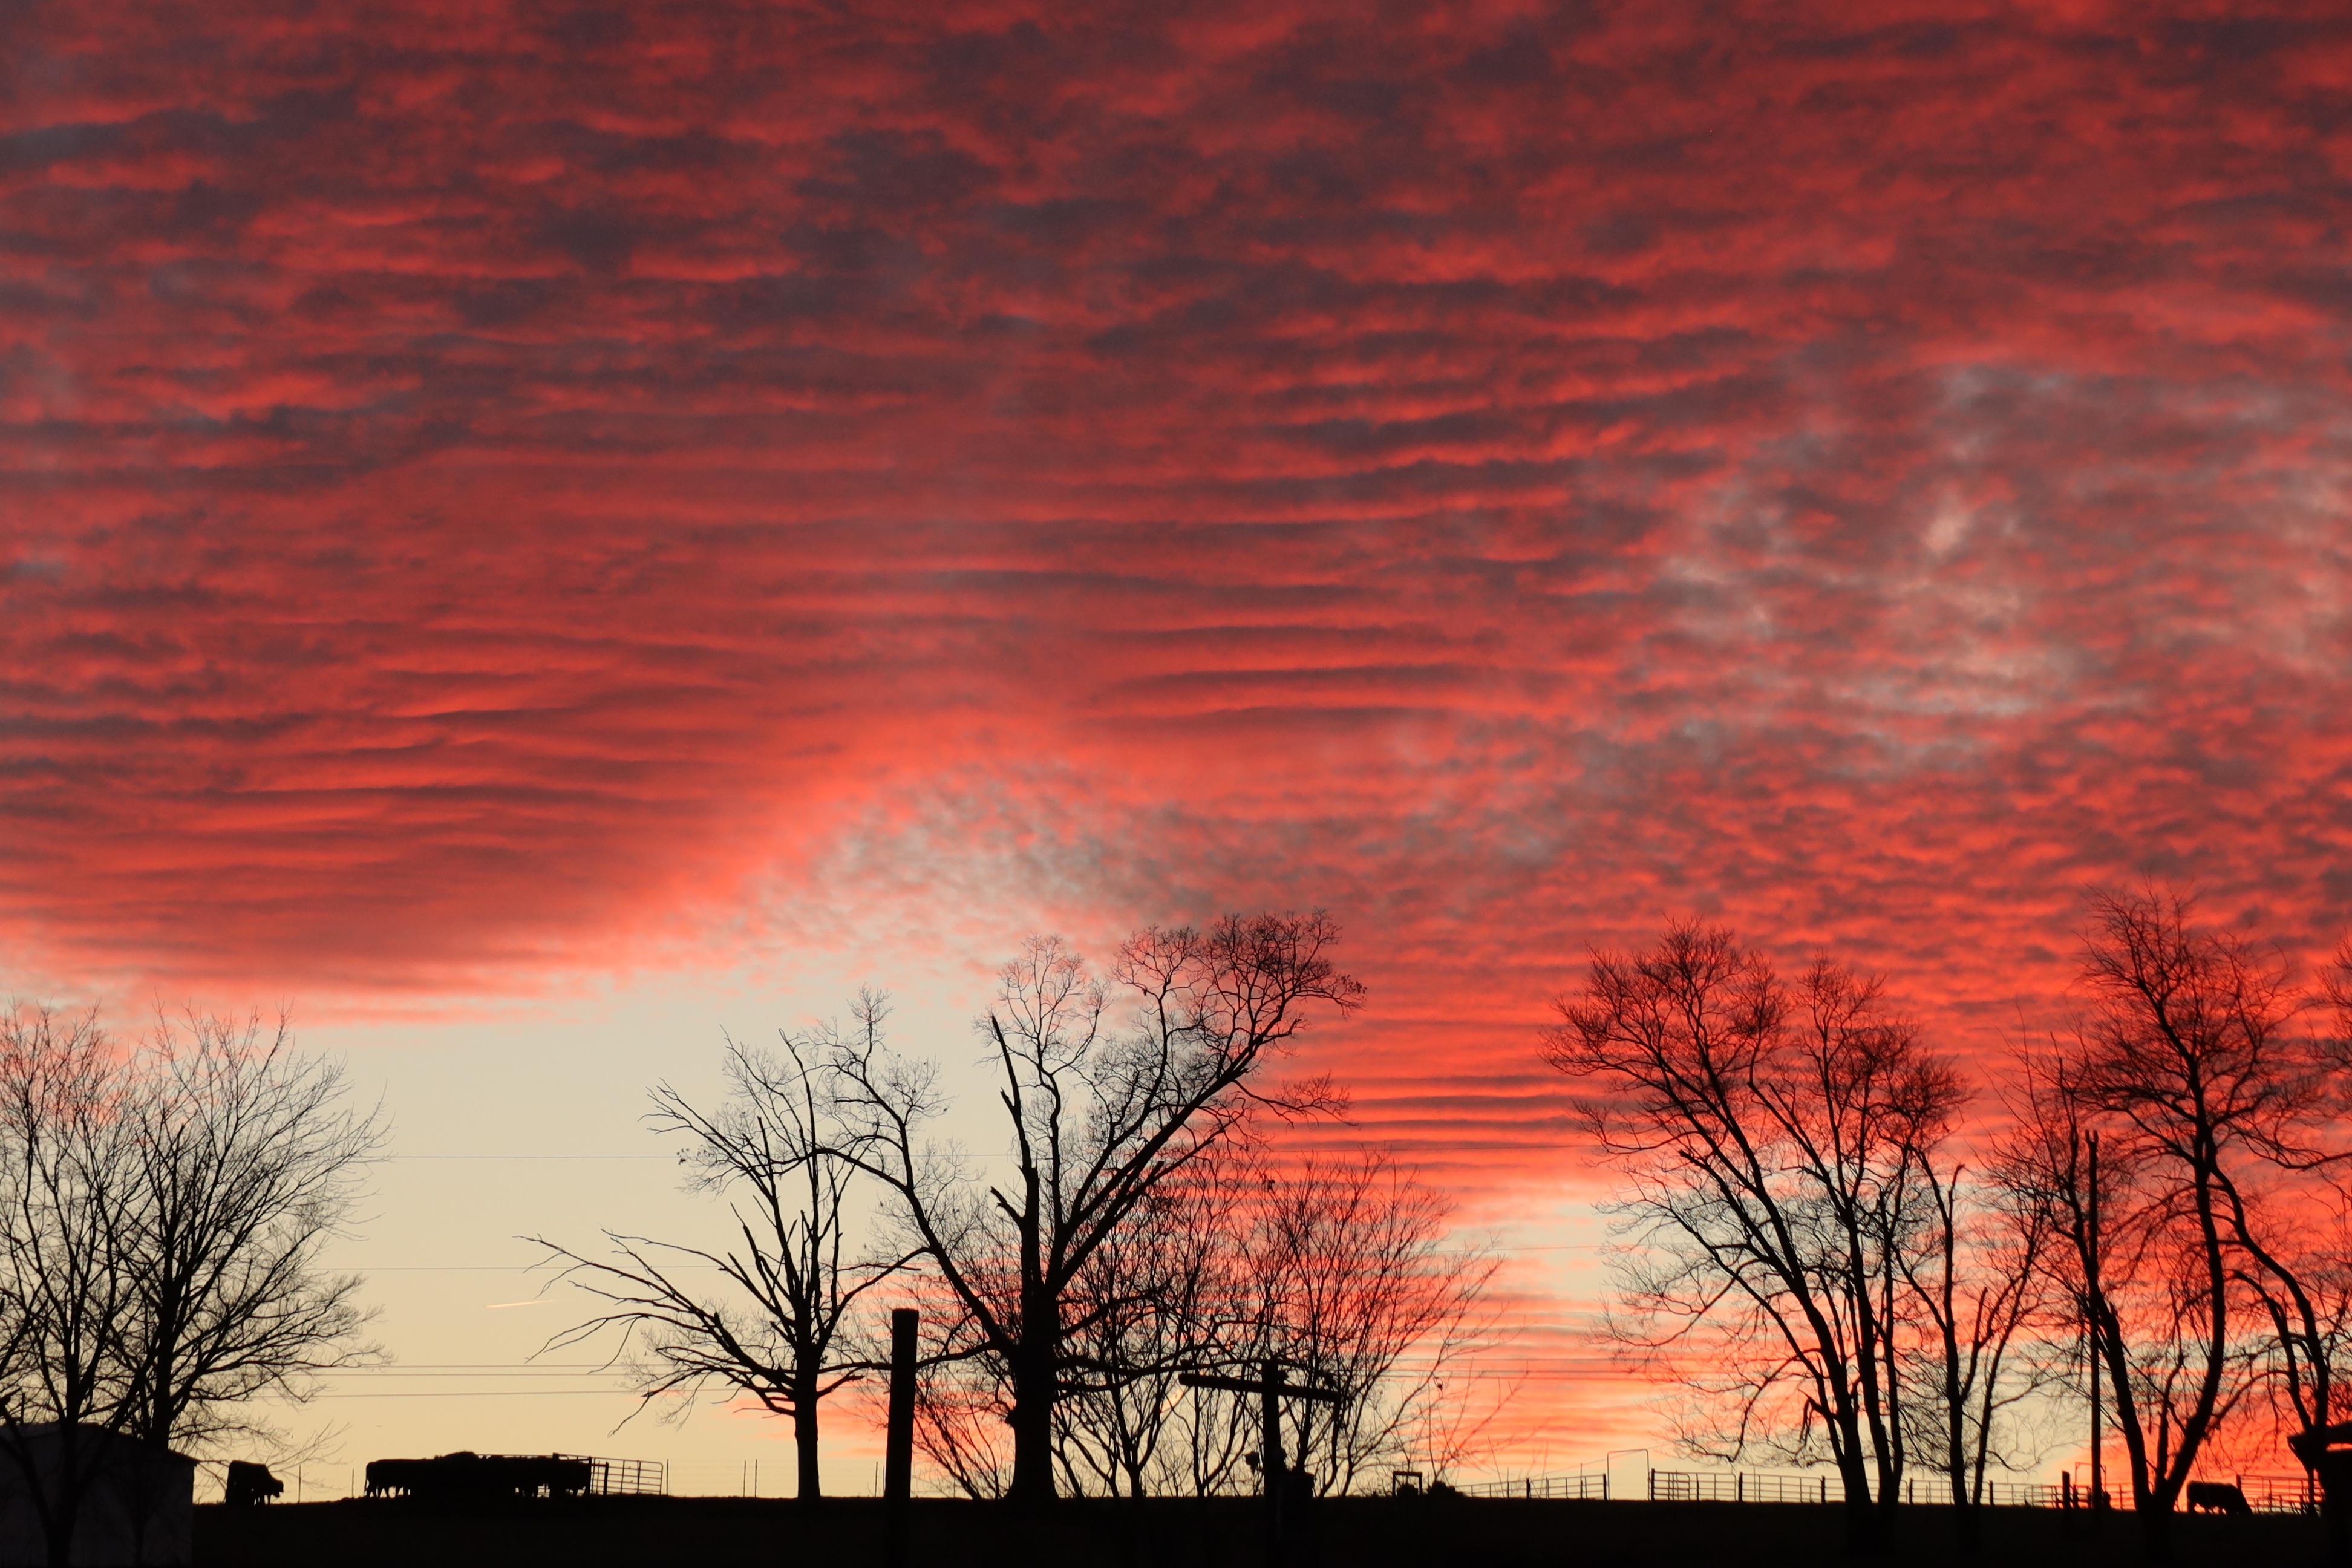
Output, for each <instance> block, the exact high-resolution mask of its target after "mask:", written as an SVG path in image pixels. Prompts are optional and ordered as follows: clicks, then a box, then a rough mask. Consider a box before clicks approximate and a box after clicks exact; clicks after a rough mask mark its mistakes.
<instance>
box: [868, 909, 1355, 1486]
mask: <svg viewBox="0 0 2352 1568" xmlns="http://www.w3.org/2000/svg"><path fill="white" fill-rule="evenodd" d="M1338 936H1339V931H1338V928H1337V927H1336V926H1335V925H1334V924H1333V923H1332V922H1331V921H1330V920H1329V919H1328V918H1327V917H1326V916H1324V915H1322V914H1320V913H1315V914H1307V915H1297V914H1281V915H1274V914H1268V915H1259V916H1255V917H1252V918H1247V919H1244V918H1242V917H1239V916H1228V917H1226V918H1224V919H1223V920H1220V921H1217V922H1216V923H1214V924H1213V925H1212V926H1210V927H1209V928H1208V929H1207V930H1205V931H1196V930H1193V929H1192V928H1189V927H1188V928H1182V929H1179V930H1174V931H1163V930H1160V929H1157V928H1154V929H1150V930H1147V931H1142V932H1139V934H1137V935H1136V936H1134V937H1132V938H1130V939H1129V941H1128V942H1126V943H1125V944H1124V945H1123V946H1122V947H1121V948H1120V949H1119V953H1118V962H1117V963H1116V964H1115V965H1114V968H1113V972H1112V975H1111V984H1103V983H1101V982H1099V981H1097V979H1095V978H1094V976H1093V975H1091V974H1090V973H1088V971H1087V967H1086V965H1085V964H1084V963H1081V962H1080V961H1079V959H1078V958H1077V956H1076V954H1074V953H1073V952H1070V951H1069V950H1068V949H1067V948H1066V947H1064V946H1063V945H1062V944H1061V943H1060V942H1058V941H1053V940H1037V941H1033V942H1029V943H1028V944H1027V945H1026V947H1025V948H1024V951H1023V953H1022V956H1021V957H1020V958H1019V959H1017V960H1015V961H1014V962H1013V963H1011V964H1008V965H1007V966H1006V967H1005V969H1004V970H1003V974H1002V985H1001V988H1000V990H999V993H998V997H997V1005H995V1007H994V1008H992V1010H991V1011H990V1012H989V1014H988V1015H987V1016H985V1017H983V1018H982V1020H980V1023H979V1030H980V1034H981V1037H982V1040H983V1041H984V1042H985V1043H986V1045H987V1046H988V1047H989V1050H990V1053H991V1057H992V1061H993V1066H994V1068H995V1070H996V1074H997V1077H998V1081H999V1089H998V1100H999V1103H1000V1104H1001V1106H1002V1107H1003V1110H1004V1114H1005V1119H1006V1122H1007V1129H1008V1133H1009V1143H1010V1149H1009V1151H1008V1152H1009V1154H1010V1163H1011V1171H1010V1173H1009V1176H1008V1177H1007V1178H1006V1179H1000V1180H992V1181H988V1182H986V1183H985V1184H982V1182H980V1181H979V1180H977V1179H975V1178H974V1177H973V1175H972V1174H971V1172H970V1171H969V1169H968V1168H967V1166H966V1164H965V1163H964V1162H963V1160H962V1159H961V1156H960V1154H959V1153H958V1152H956V1151H954V1150H953V1149H951V1148H942V1147H940V1145H938V1144H937V1143H936V1142H934V1140H933V1139H932V1136H931V1133H930V1131H929V1127H930V1125H931V1123H932V1122H933V1121H934V1120H935V1119H936V1117H937V1116H938V1115H939V1114H940V1111H941V1110H943V1109H944V1100H943V1097H942V1096H941V1094H940V1090H939V1087H938V1077H937V1070H936V1068H929V1067H915V1066H910V1065H908V1064H907V1063H904V1062H902V1061H900V1060H898V1058H894V1057H892V1056H891V1055H889V1054H888V1053H887V1051H886V1050H885V1049H883V1048H882V1047H881V1045H880V1042H879V1041H878V1040H860V1041H854V1042H848V1043H847V1048H845V1049H843V1050H841V1051H840V1052H839V1053H838V1054H837V1055H836V1056H835V1062H834V1066H835V1073H836V1075H837V1089H836V1092H837V1094H838V1095H839V1097H840V1100H841V1103H842V1105H843V1106H844V1108H845V1114H847V1115H848V1116H849V1117H850V1119H851V1121H852V1129H851V1131H852V1137H851V1138H850V1139H849V1140H848V1141H847V1142H846V1143H845V1146H844V1148H845V1155H846V1157H848V1158H851V1159H852V1160H854V1161H855V1162H856V1163H857V1164H858V1165H859V1166H860V1168H862V1169H864V1170H866V1171H867V1172H868V1173H871V1174H872V1175H873V1176H874V1177H875V1178H876V1179H877V1180H878V1181H879V1182H881V1183H882V1184H884V1185H885V1186H886V1187H887V1188H888V1190H889V1191H890V1193H891V1194H892V1195H893V1196H894V1197H895V1198H896V1200H897V1205H898V1215H899V1218H900V1220H901V1221H902V1223H903V1224H904V1225H905V1226H906V1229H907V1233H908V1244H909V1247H910V1249H911V1250H918V1251H919V1252H920V1253H921V1254H922V1256H923V1257H924V1258H925V1259H926V1260H927V1261H928V1262H929V1266H930V1268H931V1269H932V1271H933V1273H934V1274H935V1276H936V1278H937V1279H938V1281H939V1283H940V1288H941V1289H942V1291H943V1292H944V1294H945V1295H946V1296H947V1297H948V1298H949V1299H950V1300H952V1301H953V1302H954V1304H955V1306H956V1309H957V1310H958V1311H959V1312H960V1313H961V1325H960V1332H961V1340H960V1342H958V1344H957V1346H956V1348H955V1350H954V1351H953V1352H951V1353H961V1354H970V1355H973V1356H980V1357H985V1358H988V1359H989V1360H991V1361H992V1362H993V1363H996V1364H997V1365H998V1366H999V1367H1000V1368H1001V1369H1002V1372H1001V1375H1002V1377H1003V1383H1004V1384H1005V1385H1006V1387H1007V1388H1008V1389H1009V1391H1010V1393H1011V1396H1012V1402H1013V1403H1012V1408H1011V1410H1010V1412H1009V1416H1010V1421H1011V1425H1012V1429H1013V1475H1012V1479H1011V1482H1010V1484H1009V1487H1008V1492H1009V1495H1011V1496H1013V1497H1014V1498H1017V1499H1021V1500H1026V1501H1033V1502H1042V1501H1045V1500H1050V1499H1051V1498H1052V1497H1053V1496H1054V1495H1055V1454H1054V1436H1055V1406H1056V1405H1057V1404H1058V1403H1059V1401H1060V1399H1061V1397H1062V1395H1063V1394H1064V1392H1065V1390H1066V1389H1068V1388H1070V1387H1072V1386H1073V1385H1075V1384H1077V1383H1078V1382H1079V1381H1080V1380H1082V1379H1084V1378H1085V1377H1087V1376H1088V1375H1089V1374H1091V1373H1093V1372H1094V1371H1095V1370H1096V1369H1095V1368H1093V1367H1092V1366H1091V1365H1090V1364H1089V1363H1088V1362H1087V1359H1086V1357H1085V1356H1084V1354H1083V1352H1081V1351H1080V1350H1079V1349H1078V1348H1077V1346H1076V1345H1075V1344H1074V1343H1073V1342H1072V1340H1071V1338H1070V1335H1071V1332H1072V1330H1073V1329H1074V1327H1076V1325H1075V1324H1074V1323H1073V1321H1072V1320H1071V1306H1072V1301H1073V1298H1074V1293H1075V1292H1076V1288H1077V1283H1078V1279H1079V1276H1080V1274H1081V1273H1082V1272H1083V1271H1084V1270H1085V1269H1086V1268H1087V1265H1088V1264H1089V1263H1090V1262H1091V1261H1092V1260H1093V1258H1094V1257H1095V1255H1096V1254H1097V1252H1098V1251H1100V1250H1101V1248H1102V1247H1105V1246H1106V1245H1108V1243H1109V1242H1110V1241H1111V1240H1112V1239H1113V1238H1114V1237H1117V1236H1118V1234H1119V1233H1120V1232H1121V1230H1122V1229H1123V1228H1124V1227H1126V1226H1128V1225H1129V1222H1130V1221H1131V1220H1132V1219H1133V1217H1134V1215H1135V1214H1136V1212H1137V1210H1138V1209H1139V1207H1140V1206H1141V1205H1143V1204H1144V1203H1145V1202H1146V1200H1147V1199H1149V1197H1150V1195H1151V1194H1152V1193H1153V1192H1154V1191H1155V1190H1157V1189H1158V1188H1159V1187H1160V1185H1161V1184H1163V1183H1165V1182H1167V1181H1168V1180H1170V1179H1171V1177H1173V1176H1175V1175H1177V1174H1178V1173H1181V1172H1182V1171H1184V1170H1185V1169H1186V1168H1187V1167H1189V1166H1190V1165H1191V1164H1192V1163H1193V1162H1194V1161H1196V1160H1198V1159H1200V1158H1201V1157H1202V1155H1203V1154H1204V1153H1206V1152H1207V1151H1208V1150H1209V1149H1211V1148H1212V1147H1213V1146H1214V1145H1215V1144H1216V1143H1217V1142H1219V1140H1221V1139H1222V1138H1223V1136H1224V1135H1225V1134H1226V1133H1227V1132H1228V1131H1230V1130H1231V1129H1232V1128H1233V1127H1234V1124H1235V1123H1236V1121H1238V1120H1239V1119H1240V1118H1241V1117H1242V1116H1243V1115H1244V1112H1245V1111H1247V1110H1250V1109H1251V1108H1252V1107H1253V1106H1266V1107H1270V1108H1272V1109H1274V1110H1278V1111H1280V1112H1281V1113H1283V1114H1286V1115H1305V1114H1311V1113H1315V1112H1318V1111H1322V1110H1328V1109H1332V1108H1334V1107H1335V1106H1336V1103H1337V1101H1336V1096H1335V1094H1334V1092H1333V1091H1332V1089H1330V1087H1329V1085H1328V1081H1318V1082H1315V1083H1310V1084H1307V1085H1304V1086H1301V1087H1298V1088H1297V1089H1292V1090H1291V1091H1289V1092H1287V1093H1285V1094H1280V1095H1277V1094H1275V1093H1273V1092H1271V1091H1270V1090H1268V1089H1266V1088H1265V1086H1264V1085H1263V1083H1262V1081H1261V1080H1262V1073H1261V1068H1263V1067H1264V1065H1265V1060H1266V1058H1268V1057H1269V1056H1270V1055H1271V1054H1272V1053H1274V1052H1276V1051H1277V1050H1279V1049H1280V1048H1282V1047H1284V1046H1285V1045H1286V1044H1287V1043H1288V1042H1289V1041H1290V1040H1291V1039H1293V1038H1294V1037H1296V1036H1297V1033H1298V1031H1299V1030H1300V1029H1301V1028H1303V1027H1304V1026H1306V1024H1307V1013H1306V1008H1307V1005H1308V1004H1310V1003H1318V1002H1319V1003H1324V1004H1327V1005H1330V1006H1331V1007H1332V1008H1333V1009H1334V1010H1335V1011H1338V1012H1339V1013H1342V1014H1344V1013H1348V1012H1351V1011H1353V1010H1354V1009H1355V1008H1356V1007H1357V1006H1359V1005H1360V1004H1361V1001H1362V997H1363V987H1362V985H1360V984H1358V983H1357V982H1356V981H1355V980H1354V979H1352V978H1350V977H1349V976H1348V975H1346V974H1344V973H1340V972H1339V970H1338V969H1337V968H1336V967H1334V966H1333V964H1332V963H1331V961H1330V959H1329V957H1328V949H1329V948H1330V946H1331V945H1332V943H1333V942H1336V941H1337V939H1338ZM1115 995H1116V999H1117V1004H1118V1005H1116V1006H1115V1003H1114V996H1115Z"/></svg>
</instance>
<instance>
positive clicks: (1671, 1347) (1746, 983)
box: [1546, 923, 1964, 1539]
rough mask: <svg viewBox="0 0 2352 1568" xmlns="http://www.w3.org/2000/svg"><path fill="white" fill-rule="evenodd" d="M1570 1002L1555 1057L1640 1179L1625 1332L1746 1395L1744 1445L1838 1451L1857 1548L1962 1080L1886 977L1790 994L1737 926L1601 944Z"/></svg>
mask: <svg viewBox="0 0 2352 1568" xmlns="http://www.w3.org/2000/svg"><path fill="white" fill-rule="evenodd" d="M1559 1016H1560V1022H1559V1025H1558V1026H1555V1027H1553V1028H1552V1029H1550V1030H1549V1031H1548V1033H1547V1035H1546V1047H1547V1052H1548V1055H1549V1058H1550V1060H1551V1062H1552V1064H1553V1065H1554V1066H1555V1067H1557V1068H1559V1069H1560V1070H1561V1071H1563V1072H1565V1073H1567V1074H1569V1075H1570V1076H1571V1077H1573V1078H1576V1079H1580V1080H1581V1081H1583V1082H1585V1083H1587V1084H1589V1085H1591V1089H1590V1090H1589V1091H1588V1092H1587V1093H1586V1094H1585V1095H1584V1097H1583V1098H1581V1099H1580V1101H1579V1110H1580V1113H1581V1116H1582V1119H1583V1121H1584V1125H1585V1128H1586V1131H1588V1133H1589V1134H1590V1135H1591V1138H1592V1140H1593V1142H1594V1143H1595V1145H1596V1146H1597V1148H1598V1150H1599V1151H1600V1152H1601V1155H1602V1156H1603V1157H1604V1158H1605V1159H1607V1160H1609V1161H1610V1162H1611V1163H1613V1164H1615V1165H1616V1166H1617V1167H1618V1169H1619V1170H1620V1171H1622V1173H1624V1174H1625V1176H1626V1178H1627V1179H1628V1181H1629V1183H1630V1188H1629V1190H1628V1192H1627V1194H1626V1195H1625V1196H1624V1197H1623V1198H1622V1200H1620V1202H1619V1203H1618V1204H1617V1205H1616V1209H1617V1214H1618V1215H1619V1217H1620V1220H1621V1222H1622V1226H1624V1229H1625V1231H1626V1232H1627V1233H1628V1234H1629V1235H1630V1236H1631V1237H1632V1238H1633V1241H1634V1242H1635V1244H1636V1245H1635V1247H1634V1248H1633V1249H1632V1250H1631V1251H1629V1252H1628V1253H1627V1254H1625V1255H1624V1256H1623V1258H1622V1280H1621V1283H1622V1285H1623V1287H1624V1294H1625V1298H1626V1300H1627V1301H1628V1303H1629V1304H1630V1306H1631V1308H1632V1311H1633V1316H1632V1318H1631V1320H1630V1321H1624V1322H1623V1328H1624V1331H1625V1332H1626V1334H1627V1336H1628V1338H1629V1340H1630V1341H1631V1342H1633V1343H1636V1344H1638V1345H1640V1346H1642V1347H1643V1348H1645V1349H1646V1350H1648V1351H1649V1352H1652V1353H1654V1354H1656V1355H1659V1356H1660V1357H1662V1358H1663V1359H1664V1361H1665V1362H1666V1363H1667V1364H1669V1365H1671V1366H1675V1367H1679V1368H1680V1369H1681V1371H1682V1373H1683V1374H1684V1375H1685V1376H1686V1377H1687V1378H1688V1379H1689V1381H1690V1382H1691V1383H1692V1384H1693V1385H1694V1386H1697V1387H1700V1388H1701V1389H1703V1390H1704V1391H1705V1392H1706V1394H1709V1395H1710V1396H1712V1397H1714V1398H1715V1399H1717V1401H1718V1402H1719V1401H1721V1400H1728V1401H1729V1402H1730V1405H1731V1409H1732V1415H1733V1419H1732V1422H1731V1424H1730V1426H1729V1428H1728V1432H1727V1436H1728V1440H1729V1444H1730V1447H1731V1450H1732V1451H1733V1452H1735V1453H1736V1452H1737V1451H1738V1448H1739V1447H1743V1446H1745V1445H1747V1444H1748V1443H1750V1442H1755V1441H1759V1440H1766V1439H1775V1440H1777V1441H1778V1442H1780V1444H1781V1445H1783V1446H1784V1447H1786V1448H1787V1449H1788V1450H1789V1451H1790V1452H1792V1453H1794V1454H1798V1455H1802V1454H1804V1453H1806V1452H1807V1451H1808V1449H1809V1447H1810V1445H1811V1443H1812V1442H1814V1441H1815V1440H1816V1439H1817V1438H1819V1439H1822V1440H1825V1441H1826V1444H1827V1447H1828V1450H1829V1456H1830V1458H1832V1460H1833V1461H1834V1462H1835V1463H1836V1465H1837V1467H1838V1470H1839V1473H1840V1475H1841V1477H1842V1478H1843V1482H1844V1487H1845V1497H1846V1501H1847V1505H1848V1508H1849V1510H1850V1518H1852V1520H1853V1525H1854V1530H1855V1532H1856V1534H1857V1536H1858V1537H1861V1538H1864V1539H1875V1538H1878V1537H1880V1536H1883V1534H1884V1530H1885V1524H1884V1520H1885V1515H1886V1514H1887V1513H1888V1511H1889V1510H1892V1508H1893V1507H1894V1505H1895V1500H1896V1498H1897V1496H1898V1491H1899V1488H1900V1485H1901V1481H1902V1477H1903V1471H1904V1467H1905V1463H1906V1410H1905V1404H1904V1402H1905V1399H1906V1388H1905V1384H1904V1380H1903V1377H1902V1375H1901V1373H1902V1364H1903V1358H1904V1353H1905V1345H1904V1341H1903V1337H1902V1333H1901V1321H1902V1314H1903V1311H1904V1308H1905V1300H1904V1298H1905V1283H1906V1270H1905V1268H1904V1264H1903V1262H1902V1255H1903V1253H1904V1252H1905V1250H1906V1248H1909V1247H1915V1246H1916V1245H1918V1241H1919V1237H1920V1235H1921V1231H1922V1229H1923V1203H1922V1196H1923V1194H1922V1190H1921V1185H1920V1183H1919V1181H1918V1179H1917V1177H1918V1171H1919V1165H1920V1162H1921V1160H1922V1158H1923V1156H1924V1155H1925V1154H1927V1152H1931V1151H1933V1150H1934V1149H1936V1148H1937V1146H1938V1145H1939V1144H1940V1143H1941V1142H1942V1141H1943V1139H1944V1138H1945V1137H1946V1136H1947V1134H1948V1131H1949V1128H1950V1125H1951V1121H1952V1118H1953V1116H1954V1115H1955V1113H1956V1111H1957V1110H1958V1106H1959V1105H1960V1103H1961V1101H1962V1100H1963V1098H1964V1091H1963V1089H1962V1087H1961V1085H1960V1082H1959V1080H1958V1077H1957V1075H1956V1074H1955V1073H1954V1072H1953V1071H1952V1069H1951V1068H1950V1067H1949V1066H1948V1064H1947V1063H1946V1062H1945V1061H1944V1060H1943V1058H1940V1057H1938V1056H1937V1055H1936V1054H1935V1053H1933V1052H1931V1051H1929V1050H1928V1049H1927V1047H1925V1045H1924V1043H1923V1042H1922V1041H1921V1039H1920V1037H1919V1035H1918V1031H1917V1030H1916V1028H1915V1027H1914V1026H1912V1025H1911V1024H1910V1023H1909V1022H1908V1021H1907V1020H1906V1019H1905V1018H1903V1017H1902V1016H1900V1015H1898V1014H1895V1012H1893V1011H1892V1010H1891V1009H1890V1008H1889V1007H1888V1006H1887V1005H1886V1002H1885V996H1884V994H1883V991H1882V989H1881V986H1880V984H1878V983H1877V982H1876V981H1874V980H1869V979H1865V978H1863V977H1860V976H1857V975H1855V974H1853V973H1852V972H1850V971H1848V970H1845V969H1843V968H1841V967H1839V966H1838V965H1835V964H1833V963H1828V962H1826V961H1822V962H1818V963H1814V964H1813V965H1811V967H1810V968H1809V969H1808V970H1807V971H1806V972H1805V973H1804V974H1803V975H1802V976H1801V978H1800V979H1799V981H1798V982H1797V983H1796V984H1794V985H1790V984H1786V983H1784V982H1782V981H1781V980H1780V977H1779V976H1778V975H1777V974H1776V973H1774V972H1773V970H1772V967H1771V965H1770V964H1769V963H1767V962H1766V961H1765V959H1764V958H1763V956H1762V955H1761V954H1759V953H1758V952H1754V951H1753V950H1751V949H1748V948H1746V947H1743V946H1742V945H1740V943H1739V942H1738V940H1737V939H1736V938H1735V937H1734V936H1733V935H1732V934H1731V933H1730V932H1729V931H1724V930H1721V929H1719V928H1713V927H1706V926H1700V925H1696V924H1688V923H1685V924H1677V925H1675V926H1671V927H1669V928H1668V930H1667V931H1666V932H1665V934H1664V936H1663V937H1662V938H1661V939H1660V941H1659V942H1657V944H1656V945H1655V946H1654V947H1653V948H1651V949H1650V950H1648V951H1647V952H1640V953H1631V954H1628V953H1598V954H1595V955H1594V957H1593V959H1592V961H1591V969H1590V972H1589V974H1588V977H1587V980H1586V983H1585V984H1584V987H1583V989H1582V990H1581V991H1580V993H1578V994H1575V995H1573V996H1570V997H1563V998H1562V999H1561V1000H1560V1002H1559Z"/></svg>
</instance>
